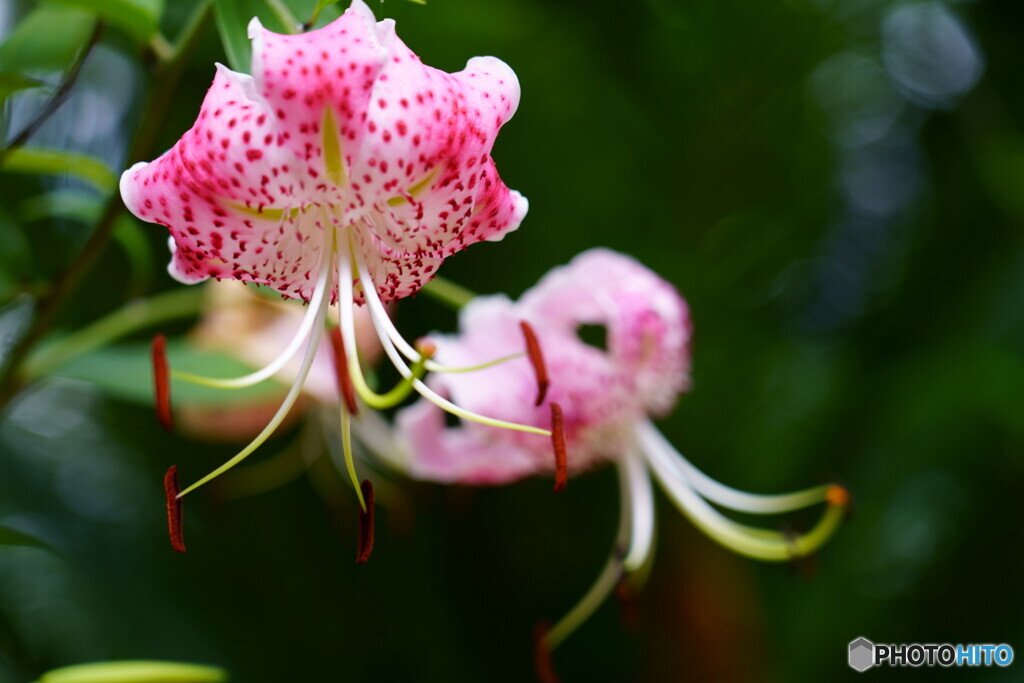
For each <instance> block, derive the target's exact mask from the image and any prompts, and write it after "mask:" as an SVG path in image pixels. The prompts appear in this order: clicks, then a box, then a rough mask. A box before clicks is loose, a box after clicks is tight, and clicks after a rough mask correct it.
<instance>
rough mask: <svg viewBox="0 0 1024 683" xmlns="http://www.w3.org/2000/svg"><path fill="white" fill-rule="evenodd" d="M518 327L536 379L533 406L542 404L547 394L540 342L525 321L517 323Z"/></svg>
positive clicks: (545, 372) (546, 379) (546, 381)
mask: <svg viewBox="0 0 1024 683" xmlns="http://www.w3.org/2000/svg"><path fill="white" fill-rule="evenodd" d="M519 327H520V328H522V330H523V337H524V338H525V339H526V353H527V354H528V355H529V357H530V365H532V366H533V374H534V375H536V377H537V399H536V401H534V405H535V406H539V405H540V404H541V403H544V397H545V396H546V395H547V393H548V385H549V383H550V382H549V380H548V368H547V365H545V364H544V354H543V353H541V350H540V342H539V341H537V335H536V333H535V332H534V331H533V327H532V326H531V325H530V323H528V322H526V321H525V320H521V321H519Z"/></svg>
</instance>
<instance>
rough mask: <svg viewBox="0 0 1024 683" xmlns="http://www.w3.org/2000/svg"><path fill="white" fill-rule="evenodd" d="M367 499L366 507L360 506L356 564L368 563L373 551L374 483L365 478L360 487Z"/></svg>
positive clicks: (364, 498) (365, 499)
mask: <svg viewBox="0 0 1024 683" xmlns="http://www.w3.org/2000/svg"><path fill="white" fill-rule="evenodd" d="M359 488H360V490H362V492H363V500H364V501H366V509H365V510H364V509H362V508H359V546H358V549H357V551H356V564H366V561H367V560H368V559H370V553H372V552H373V484H372V483H370V480H369V479H364V480H363V484H362V486H360V487H359Z"/></svg>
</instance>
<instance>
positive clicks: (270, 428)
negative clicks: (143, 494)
mask: <svg viewBox="0 0 1024 683" xmlns="http://www.w3.org/2000/svg"><path fill="white" fill-rule="evenodd" d="M326 240H327V241H326V243H325V244H332V243H333V241H334V228H333V227H332V228H330V229H329V232H328V234H327V237H326ZM324 259H325V260H326V261H327V262H328V263H330V260H331V259H330V254H329V252H326V251H325V254H324ZM326 272H329V269H328V270H326V271H324V273H326ZM321 276H322V277H326V275H325V274H323V273H322V274H321ZM329 307H330V299H329V298H327V297H322V298H321V299H320V302H319V305H318V307H317V308H316V309H315V312H314V315H313V324H312V331H311V332H310V334H309V338H308V340H307V345H306V351H305V353H304V355H303V357H302V364H301V365H300V367H299V371H298V373H296V375H295V381H294V382H293V383H292V386H291V388H290V389H289V390H288V394H287V395H286V396H285V397H284V401H282V402H281V406H280V407H279V408H278V409H277V412H276V413H274V417H272V418H271V419H270V422H268V423H267V426H266V427H264V428H263V431H261V432H260V433H259V434H258V435H257V436H256V438H255V439H253V440H252V442H251V443H250V444H249V445H248V446H246V447H245V448H243V449H242V450H241V451H239V452H238V453H237V454H236V455H235V456H234V457H233V458H231V459H230V460H228V461H227V462H225V463H224V464H223V465H221V466H220V467H218V468H217V469H215V470H214V471H213V472H210V473H209V474H207V475H206V476H205V477H203V478H202V479H200V480H199V481H197V482H195V483H194V484H192V485H191V486H189V487H188V488H186V489H185V490H184V491H182V492H181V493H179V494H178V498H181V497H182V496H184V495H186V494H188V493H190V492H192V491H195V490H196V489H197V488H199V487H200V486H202V485H203V484H206V483H207V482H209V481H211V480H213V479H216V478H217V477H219V476H220V475H221V474H223V473H225V472H227V471H228V470H230V469H231V468H232V467H234V466H235V465H237V464H238V463H240V462H242V461H243V460H245V459H246V458H247V457H249V455H251V454H252V453H253V452H254V451H255V450H256V449H257V448H259V447H260V446H262V445H263V443H264V442H265V441H266V440H267V439H269V438H270V436H271V435H272V434H273V433H274V432H275V431H277V428H278V427H279V426H281V423H282V422H283V421H284V419H285V417H287V416H288V413H289V412H290V411H291V409H292V406H294V405H295V402H296V401H297V400H298V398H299V394H301V393H302V388H303V385H304V384H305V382H306V377H307V376H308V375H309V370H310V368H311V367H312V366H313V359H314V358H315V357H316V352H317V349H318V348H319V345H320V337H321V336H322V335H323V331H324V324H325V322H326V319H327V309H328V308H329ZM350 313H351V312H350Z"/></svg>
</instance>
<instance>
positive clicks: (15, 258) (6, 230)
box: [0, 208, 32, 278]
mask: <svg viewBox="0 0 1024 683" xmlns="http://www.w3.org/2000/svg"><path fill="white" fill-rule="evenodd" d="M0 270H2V271H3V272H4V273H6V274H10V275H13V276H14V277H16V278H22V277H25V276H27V275H30V274H31V272H32V248H31V247H30V246H29V243H28V240H27V239H25V234H24V233H23V232H22V231H21V226H19V225H18V224H16V223H15V222H14V220H13V219H12V218H11V217H10V215H9V214H8V213H7V211H6V210H4V209H3V208H0Z"/></svg>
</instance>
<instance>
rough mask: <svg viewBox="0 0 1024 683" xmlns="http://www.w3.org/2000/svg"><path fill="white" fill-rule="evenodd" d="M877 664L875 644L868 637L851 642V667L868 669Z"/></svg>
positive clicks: (858, 669)
mask: <svg viewBox="0 0 1024 683" xmlns="http://www.w3.org/2000/svg"><path fill="white" fill-rule="evenodd" d="M874 665H875V644H874V643H872V642H871V641H870V640H868V639H867V638H858V639H857V640H854V641H851V642H850V668H851V669H855V670H857V671H867V670H868V669H870V668H871V667H873V666H874Z"/></svg>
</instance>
